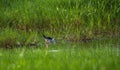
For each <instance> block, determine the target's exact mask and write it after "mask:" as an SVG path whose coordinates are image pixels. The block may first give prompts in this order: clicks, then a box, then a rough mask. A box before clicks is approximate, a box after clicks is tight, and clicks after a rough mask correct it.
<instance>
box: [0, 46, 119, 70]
mask: <svg viewBox="0 0 120 70" xmlns="http://www.w3.org/2000/svg"><path fill="white" fill-rule="evenodd" d="M114 46H117V45H114ZM114 46H110V45H108V44H106V45H98V44H97V45H96V47H97V48H94V47H93V46H91V45H89V46H87V47H85V46H84V45H83V46H81V45H80V44H79V45H72V44H71V45H68V44H66V45H63V44H62V45H56V46H54V47H53V46H51V47H49V49H48V50H45V48H44V46H42V47H43V48H41V49H40V48H33V49H32V48H29V49H28V48H16V49H10V50H5V49H0V69H1V70H119V69H120V67H119V65H120V60H119V59H120V48H119V47H114ZM51 50H59V51H58V52H52V51H51Z"/></svg>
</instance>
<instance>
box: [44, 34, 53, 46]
mask: <svg viewBox="0 0 120 70" xmlns="http://www.w3.org/2000/svg"><path fill="white" fill-rule="evenodd" d="M43 37H44V39H45V45H46V48H48V46H49V44H50V43H54V44H55V39H54V38H51V37H47V36H45V35H44V34H43Z"/></svg>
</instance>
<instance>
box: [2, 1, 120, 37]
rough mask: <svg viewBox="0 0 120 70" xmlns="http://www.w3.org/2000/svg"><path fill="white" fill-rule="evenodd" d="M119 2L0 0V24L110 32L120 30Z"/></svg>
mask: <svg viewBox="0 0 120 70" xmlns="http://www.w3.org/2000/svg"><path fill="white" fill-rule="evenodd" d="M119 3H120V0H113V1H111V0H75V1H73V0H45V1H44V0H35V1H34V0H12V1H6V0H1V1H0V5H1V8H0V10H1V11H0V26H1V28H4V27H12V28H15V29H23V30H29V29H33V30H38V31H40V32H41V31H46V33H47V32H49V33H54V34H56V35H58V36H60V34H65V35H69V34H71V33H74V34H77V36H79V35H80V34H81V35H84V34H86V33H88V34H87V35H89V36H91V35H92V34H94V33H93V32H99V31H100V32H101V31H103V32H104V31H111V32H112V31H117V30H119V29H118V28H119V23H120V20H119V18H120V16H119V15H120V13H119V12H120V7H119V6H120V4H119ZM111 28H112V29H111ZM63 31H64V32H63Z"/></svg>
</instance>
